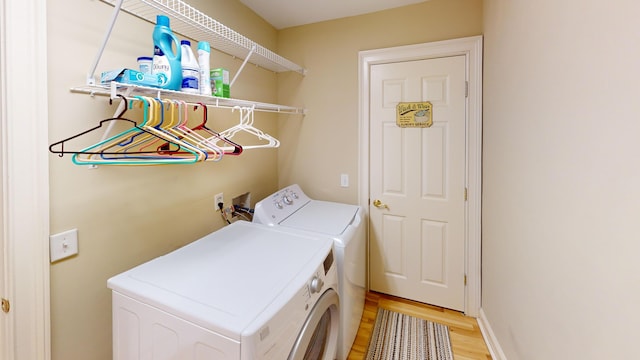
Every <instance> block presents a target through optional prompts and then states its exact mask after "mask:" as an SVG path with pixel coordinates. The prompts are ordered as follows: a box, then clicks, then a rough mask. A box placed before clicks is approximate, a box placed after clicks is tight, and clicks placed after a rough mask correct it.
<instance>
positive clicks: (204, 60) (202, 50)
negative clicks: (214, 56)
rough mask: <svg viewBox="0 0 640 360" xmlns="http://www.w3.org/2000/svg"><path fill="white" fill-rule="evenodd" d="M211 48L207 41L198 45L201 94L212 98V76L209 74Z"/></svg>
mask: <svg viewBox="0 0 640 360" xmlns="http://www.w3.org/2000/svg"><path fill="white" fill-rule="evenodd" d="M210 54H211V47H210V46H209V43H208V42H206V41H200V42H199V43H198V65H199V66H200V94H201V95H208V96H211V75H210V74H209V70H210V67H209V62H210V59H209V58H210Z"/></svg>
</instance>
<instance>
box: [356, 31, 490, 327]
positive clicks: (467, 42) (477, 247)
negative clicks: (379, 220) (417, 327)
mask: <svg viewBox="0 0 640 360" xmlns="http://www.w3.org/2000/svg"><path fill="white" fill-rule="evenodd" d="M459 55H464V56H465V58H466V80H467V82H468V96H467V99H466V100H467V111H466V141H465V142H466V154H465V155H466V156H465V157H466V160H465V162H466V164H465V165H466V166H465V170H466V179H465V184H466V187H467V189H468V191H467V194H468V196H467V202H466V207H465V224H466V229H465V274H466V278H467V279H466V281H467V286H466V287H465V301H464V304H465V305H464V312H465V314H466V315H468V316H473V317H478V315H479V313H480V306H481V280H482V279H481V237H482V231H481V230H482V229H481V226H482V223H481V210H482V207H481V201H482V36H481V35H478V36H472V37H466V38H460V39H453V40H443V41H436V42H430V43H423V44H415V45H406V46H398V47H392V48H384V49H375V50H365V51H360V52H359V54H358V57H359V59H358V83H359V89H358V90H359V101H358V102H359V106H360V108H359V111H358V114H359V125H360V126H359V137H360V138H359V143H360V146H359V156H358V161H359V172H358V178H359V189H360V190H359V193H358V203H359V205H360V206H362V208H363V209H365V214H366V215H368V214H369V191H370V188H369V176H370V172H369V140H370V139H369V121H370V119H369V117H370V114H369V106H370V99H369V86H370V72H371V66H372V65H378V64H387V63H396V62H404V61H413V60H427V59H433V58H441V57H448V56H459ZM367 219H369V216H367ZM367 221H368V220H367ZM368 257H369V253H368V252H367V258H368ZM367 262H369V261H367Z"/></svg>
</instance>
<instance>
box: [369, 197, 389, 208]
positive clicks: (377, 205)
mask: <svg viewBox="0 0 640 360" xmlns="http://www.w3.org/2000/svg"><path fill="white" fill-rule="evenodd" d="M373 206H375V207H377V208H378V209H387V210H389V207H388V206H387V204H383V203H382V201H380V200H378V199H376V200H373Z"/></svg>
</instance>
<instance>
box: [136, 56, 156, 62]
mask: <svg viewBox="0 0 640 360" xmlns="http://www.w3.org/2000/svg"><path fill="white" fill-rule="evenodd" d="M144 60H148V61H152V60H153V58H152V57H149V56H140V57H139V58H138V61H144Z"/></svg>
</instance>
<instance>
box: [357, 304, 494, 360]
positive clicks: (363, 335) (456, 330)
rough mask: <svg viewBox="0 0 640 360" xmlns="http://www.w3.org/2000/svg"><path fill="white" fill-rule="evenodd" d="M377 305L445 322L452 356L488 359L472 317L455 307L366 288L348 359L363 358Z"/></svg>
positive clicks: (469, 359) (462, 359)
mask: <svg viewBox="0 0 640 360" xmlns="http://www.w3.org/2000/svg"><path fill="white" fill-rule="evenodd" d="M378 307H381V308H384V309H387V310H393V311H396V312H399V313H404V314H407V315H411V316H415V317H417V318H421V319H426V320H430V321H433V322H437V323H440V324H445V325H447V326H449V337H450V339H451V348H452V350H453V356H454V359H455V360H478V359H482V360H490V359H491V355H490V354H489V350H488V349H487V345H486V344H485V342H484V339H483V338H482V333H480V328H479V327H478V322H477V321H476V319H474V318H472V317H468V316H465V315H464V314H462V313H460V312H458V311H453V310H449V309H443V308H439V307H436V306H431V305H425V304H421V303H418V302H414V301H410V300H406V299H401V298H396V297H392V296H389V295H384V294H379V293H374V292H369V293H367V298H366V302H365V306H364V313H363V314H362V320H361V322H360V328H359V329H358V334H357V335H356V340H355V342H354V344H353V347H352V348H351V352H350V353H349V357H348V360H362V359H364V357H365V355H366V352H367V346H368V345H369V337H370V336H371V332H372V330H373V324H374V323H375V321H376V313H377V309H378Z"/></svg>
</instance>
